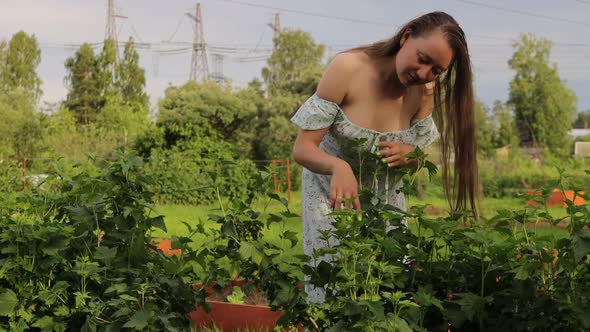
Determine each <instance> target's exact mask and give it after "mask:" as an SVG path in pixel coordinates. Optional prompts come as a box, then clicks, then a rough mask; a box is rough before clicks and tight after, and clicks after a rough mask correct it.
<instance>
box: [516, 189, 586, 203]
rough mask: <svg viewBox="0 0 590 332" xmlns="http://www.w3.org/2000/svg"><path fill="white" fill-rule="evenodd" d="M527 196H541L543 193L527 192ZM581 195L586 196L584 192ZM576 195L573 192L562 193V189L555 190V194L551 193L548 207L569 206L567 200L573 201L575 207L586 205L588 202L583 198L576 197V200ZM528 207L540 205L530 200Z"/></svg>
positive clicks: (536, 191)
mask: <svg viewBox="0 0 590 332" xmlns="http://www.w3.org/2000/svg"><path fill="white" fill-rule="evenodd" d="M526 193H527V195H538V196H541V195H542V194H543V193H542V192H541V191H538V190H527V192H526ZM580 194H582V195H583V194H584V192H580ZM574 196H575V193H574V191H573V190H565V191H561V190H560V189H553V193H551V197H549V200H548V201H547V206H549V207H551V206H567V203H566V200H570V201H573V203H574V205H582V204H585V203H586V200H585V199H584V198H583V197H581V196H576V197H575V199H574ZM526 204H527V205H530V206H536V205H538V204H539V203H538V202H536V201H534V200H529V201H527V202H526Z"/></svg>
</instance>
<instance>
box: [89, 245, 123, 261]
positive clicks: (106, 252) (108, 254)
mask: <svg viewBox="0 0 590 332" xmlns="http://www.w3.org/2000/svg"><path fill="white" fill-rule="evenodd" d="M115 257H117V248H109V247H104V246H103V247H98V248H96V250H95V251H94V258H95V259H98V260H108V259H113V258H115Z"/></svg>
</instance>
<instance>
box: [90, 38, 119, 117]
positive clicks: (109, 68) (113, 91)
mask: <svg viewBox="0 0 590 332" xmlns="http://www.w3.org/2000/svg"><path fill="white" fill-rule="evenodd" d="M95 70H96V73H95V76H96V80H97V85H98V90H99V91H100V97H101V98H100V99H101V100H100V101H99V103H98V104H99V106H98V107H99V109H100V108H102V107H103V106H104V103H106V99H107V98H110V97H113V96H115V95H118V94H119V91H118V87H117V80H118V78H119V76H120V75H119V73H118V68H117V45H115V41H114V40H112V39H106V40H105V41H104V45H103V48H102V52H101V53H100V54H99V55H98V56H97V58H96V68H95Z"/></svg>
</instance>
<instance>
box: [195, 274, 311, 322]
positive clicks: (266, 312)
mask: <svg viewBox="0 0 590 332" xmlns="http://www.w3.org/2000/svg"><path fill="white" fill-rule="evenodd" d="M244 285H246V281H244V280H231V281H230V282H229V284H228V285H227V286H226V290H227V289H231V288H232V287H234V286H238V287H241V286H244ZM193 287H194V288H195V289H201V288H204V290H205V292H206V293H207V294H210V295H211V294H214V293H215V291H214V290H213V288H212V287H206V286H203V285H202V284H195V285H194V286H193ZM295 287H297V288H299V289H303V284H300V285H296V286H295ZM206 301H207V303H208V304H209V305H210V306H211V311H210V312H208V313H207V312H205V309H203V308H202V307H197V310H195V311H193V312H191V313H190V316H191V318H192V320H193V323H194V324H195V327H197V328H202V327H213V326H216V327H218V328H219V329H221V330H222V331H235V330H240V331H242V330H245V329H255V330H256V331H272V330H273V328H274V327H276V325H277V321H278V320H279V319H280V318H281V317H282V316H283V314H284V311H283V310H278V311H273V310H272V309H271V308H270V307H269V306H266V305H251V304H234V303H228V302H222V301H215V300H209V299H207V300H206ZM298 330H299V331H303V326H299V327H298Z"/></svg>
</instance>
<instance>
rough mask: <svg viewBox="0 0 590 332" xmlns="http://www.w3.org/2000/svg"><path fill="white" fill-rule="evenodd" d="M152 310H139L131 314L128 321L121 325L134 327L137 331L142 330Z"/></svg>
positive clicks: (146, 324)
mask: <svg viewBox="0 0 590 332" xmlns="http://www.w3.org/2000/svg"><path fill="white" fill-rule="evenodd" d="M152 314H153V313H152V312H151V311H148V310H141V311H138V312H136V313H134V314H133V316H131V318H129V321H128V322H127V323H125V325H123V327H128V328H132V329H135V330H137V331H143V330H145V328H146V327H147V326H148V323H149V319H150V317H151V316H152Z"/></svg>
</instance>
